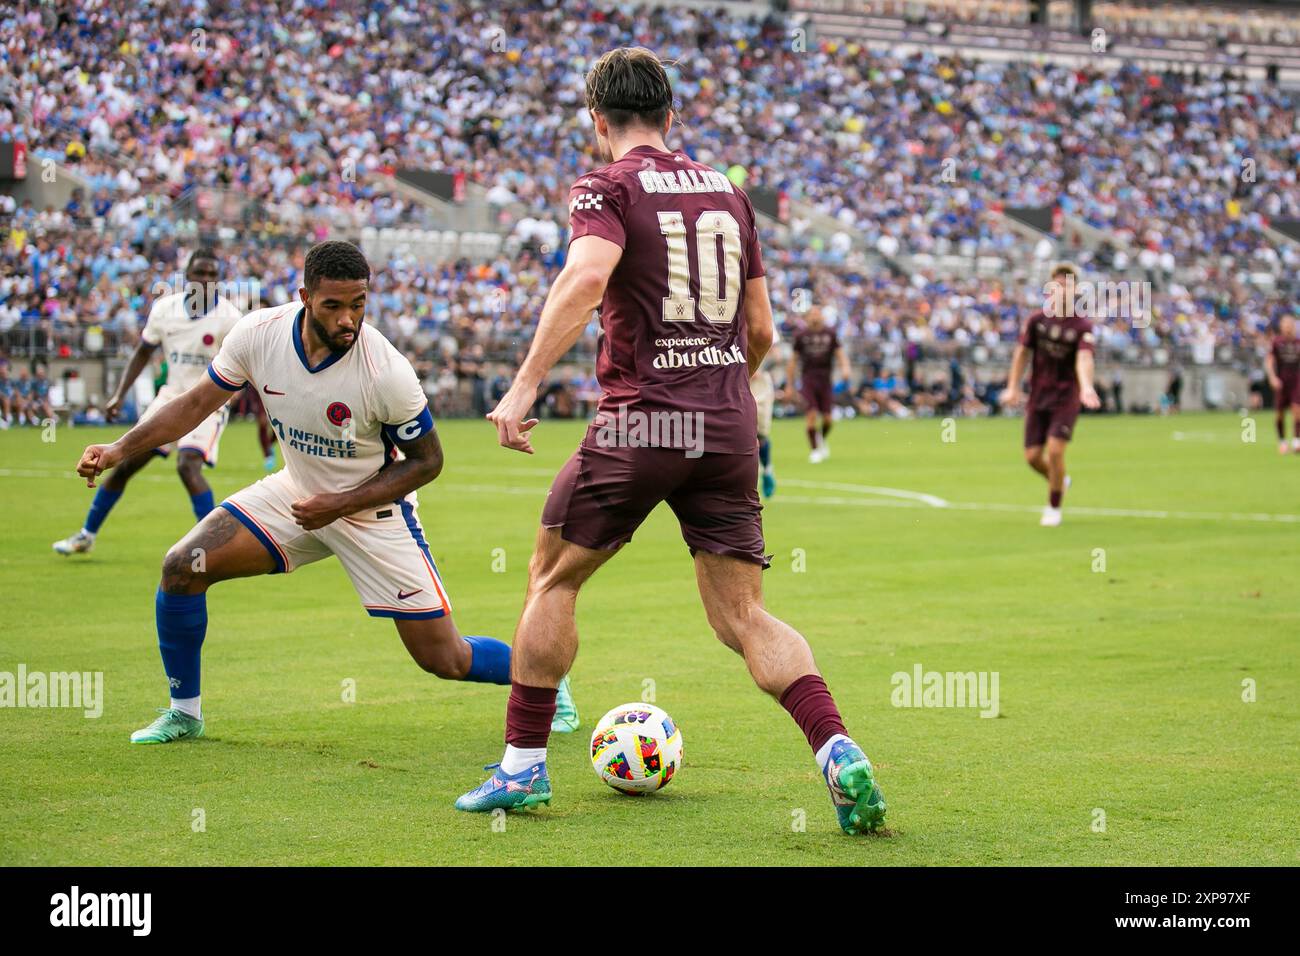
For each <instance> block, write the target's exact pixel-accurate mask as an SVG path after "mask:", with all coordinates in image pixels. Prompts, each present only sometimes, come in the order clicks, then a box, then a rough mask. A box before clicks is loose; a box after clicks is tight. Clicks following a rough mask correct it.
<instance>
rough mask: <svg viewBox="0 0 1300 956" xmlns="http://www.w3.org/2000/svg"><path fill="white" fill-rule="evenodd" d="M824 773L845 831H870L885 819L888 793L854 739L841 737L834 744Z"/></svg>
mask: <svg viewBox="0 0 1300 956" xmlns="http://www.w3.org/2000/svg"><path fill="white" fill-rule="evenodd" d="M822 774H823V776H825V778H826V786H827V788H828V789H829V790H830V792H831V803H832V804H833V805H834V807H835V814H836V816H838V817H839V820H840V829H842V830H843V831H844V832H845V833H848V834H859V833H867V832H870V831H872V830H876V829H878V828H879V827H880V826H881V824H883V823H884V822H885V795H884V794H883V793H881V792H880V787H878V786H876V778H875V773H874V772H873V771H872V769H871V761H870V760H868V759H867V755H866V754H864V753H863V752H862V748H861V747H859V746H858V745H857V744H855V743H854V742H853V741H852V740H847V739H845V740H837V741H836V742H835V743H834V744H833V745H832V746H831V755H830V759H829V760H827V761H826V766H825V767H823V768H822Z"/></svg>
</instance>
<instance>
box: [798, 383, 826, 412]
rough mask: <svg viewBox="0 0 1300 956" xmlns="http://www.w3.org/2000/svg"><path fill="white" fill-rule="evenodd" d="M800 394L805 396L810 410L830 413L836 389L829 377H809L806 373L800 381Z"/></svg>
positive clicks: (806, 404)
mask: <svg viewBox="0 0 1300 956" xmlns="http://www.w3.org/2000/svg"><path fill="white" fill-rule="evenodd" d="M799 394H800V395H801V396H803V400H804V405H805V406H806V408H807V410H808V411H817V412H820V413H821V414H823V415H827V416H829V415H830V413H831V404H832V399H833V395H834V389H833V388H832V387H831V380H830V379H829V378H809V377H808V375H807V374H805V375H804V377H803V379H802V380H801V381H800V382H799Z"/></svg>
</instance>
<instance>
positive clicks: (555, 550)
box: [510, 528, 617, 687]
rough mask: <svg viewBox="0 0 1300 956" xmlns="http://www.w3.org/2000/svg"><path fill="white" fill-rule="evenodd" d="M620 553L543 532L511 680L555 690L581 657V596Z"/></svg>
mask: <svg viewBox="0 0 1300 956" xmlns="http://www.w3.org/2000/svg"><path fill="white" fill-rule="evenodd" d="M616 553H617V552H615V551H596V550H593V549H591V548H584V547H581V546H579V545H576V544H573V543H572V542H569V541H565V540H564V539H563V538H562V537H560V531H559V529H558V528H541V529H539V530H538V532H537V547H536V549H535V550H534V551H533V557H532V560H531V561H530V562H529V564H528V592H527V594H526V595H525V597H524V610H523V613H522V614H521V615H520V616H519V625H518V626H517V627H516V628H515V639H514V644H513V645H512V647H513V648H514V653H513V655H512V661H511V674H510V676H511V678H512V679H513V681H514V683H515V684H524V685H526V686H529V687H555V686H557V685H558V684H559V682H560V679H561V678H562V677H564V675H565V674H567V673H568V672H569V668H570V667H572V666H573V659H574V658H575V657H576V656H577V654H578V625H577V621H576V620H575V616H574V615H575V608H576V606H577V602H578V591H579V590H581V588H582V585H583V584H585V583H586V581H587V579H588V578H590V577H591V576H592V575H593V574H595V573H596V569H597V568H599V567H600V566H601V565H602V564H604V563H605V562H606V561H608V560H609V559H610V558H612V557H613V556H614V555H615V554H616Z"/></svg>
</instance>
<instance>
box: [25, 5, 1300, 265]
mask: <svg viewBox="0 0 1300 956" xmlns="http://www.w3.org/2000/svg"><path fill="white" fill-rule="evenodd" d="M5 28H6V40H5V42H4V43H3V44H0V58H3V61H2V62H0V65H2V66H3V67H4V69H3V70H0V74H3V76H0V104H7V105H5V106H0V137H4V136H16V135H19V129H18V127H19V126H20V125H23V126H24V128H23V129H22V131H21V133H22V135H24V136H25V137H26V138H27V139H28V141H29V143H30V144H31V145H32V147H33V149H34V152H36V153H37V154H39V155H45V154H52V155H55V156H57V157H59V158H60V159H61V161H63V162H65V163H69V164H75V165H76V166H78V167H79V168H80V170H81V171H82V172H83V173H84V174H86V175H87V177H88V178H89V180H90V182H91V185H92V189H91V193H92V195H93V196H94V200H93V201H94V202H105V201H111V200H112V199H116V198H130V197H132V196H137V195H140V194H144V193H150V192H153V193H162V194H165V195H166V196H167V197H168V198H169V199H176V198H177V197H180V196H181V195H182V194H184V192H185V190H186V189H187V188H191V187H196V186H212V187H224V188H229V189H234V190H238V191H239V192H240V194H243V195H248V196H252V197H256V198H257V199H259V200H264V201H266V202H267V203H270V204H274V205H276V206H277V208H281V209H284V210H293V211H295V213H296V214H300V215H302V216H303V217H304V221H306V222H332V223H335V224H340V225H341V224H344V223H351V224H352V225H354V226H355V225H358V224H360V223H361V222H365V223H370V224H375V223H378V224H386V223H390V222H395V221H400V220H401V219H402V218H403V217H404V216H405V215H406V214H407V213H408V212H409V211H410V207H409V206H408V205H407V204H406V202H405V201H404V200H402V199H401V198H400V197H398V196H396V195H394V194H392V193H387V192H384V191H383V186H382V183H383V180H382V178H380V179H376V178H375V177H374V176H372V175H371V174H375V173H382V172H384V171H388V170H392V169H393V168H395V167H397V166H399V165H400V166H408V167H416V168H429V169H435V170H445V171H449V172H459V173H462V174H464V175H466V176H467V177H468V179H469V180H470V181H471V182H476V183H479V184H481V185H482V187H483V188H484V189H485V190H486V191H488V193H489V194H490V195H491V196H492V197H493V200H494V203H495V204H496V205H498V206H506V205H515V204H517V205H519V206H522V207H524V208H525V209H527V210H530V211H533V212H543V211H546V210H554V209H557V208H562V207H563V204H564V201H565V197H566V191H567V189H568V186H569V184H570V183H571V182H572V181H573V180H574V179H575V178H576V177H577V176H578V175H579V174H580V173H581V172H582V171H583V170H584V169H586V168H587V167H588V166H590V165H591V163H592V155H591V139H592V137H591V132H590V129H589V125H590V121H589V119H588V117H587V116H586V113H585V111H584V110H583V108H582V99H581V97H582V75H583V72H584V70H585V69H586V68H587V67H588V66H589V65H590V63H591V62H592V61H593V59H594V57H595V56H596V55H597V54H598V53H599V52H600V51H602V50H604V49H606V48H608V47H611V46H615V45H620V44H626V43H630V42H635V43H641V44H645V45H648V46H651V47H653V48H654V49H655V50H656V51H657V52H659V53H660V54H661V55H662V56H663V57H664V58H665V59H666V60H669V61H670V62H671V63H672V67H671V71H672V75H673V80H674V84H675V89H676V92H677V96H678V98H679V100H680V103H681V121H682V126H681V129H680V130H679V131H678V132H677V133H676V134H675V139H676V141H677V142H678V143H680V144H681V145H682V146H683V147H684V148H686V149H687V150H689V151H690V152H691V153H692V154H693V155H695V157H696V158H697V159H700V160H702V161H704V162H707V163H711V164H714V165H717V166H719V167H720V168H725V169H728V170H733V171H734V173H735V175H736V176H737V177H738V178H739V179H740V180H741V181H743V182H744V183H745V184H747V185H761V186H765V187H769V188H772V189H775V190H781V191H783V192H785V193H786V194H787V195H789V196H790V197H791V198H793V199H796V200H804V201H807V202H808V203H810V204H811V205H812V206H814V207H815V208H817V209H819V210H821V211H823V212H825V213H827V214H829V215H832V216H835V217H837V218H838V219H840V220H841V221H842V222H843V223H844V224H845V225H846V226H850V227H852V228H853V229H855V230H856V231H858V232H859V233H861V234H863V235H864V236H866V238H867V240H868V241H869V242H870V243H872V244H878V243H880V242H881V241H882V240H883V242H884V243H885V246H886V247H887V248H897V249H899V250H900V251H903V252H933V251H935V250H936V249H939V250H944V249H947V248H954V249H968V250H971V251H980V252H997V251H1006V250H1007V249H1008V248H1010V247H1011V246H1013V245H1014V244H1015V242H1016V237H1015V236H1014V235H1013V234H1011V233H1009V232H1007V231H1006V230H1005V229H1002V228H1000V227H999V225H998V222H997V220H996V219H995V218H993V217H991V216H989V215H988V212H989V210H992V209H997V208H1001V207H1003V206H1044V205H1051V204H1055V203H1057V202H1060V203H1062V204H1064V205H1065V207H1066V208H1067V209H1069V210H1071V211H1077V212H1078V213H1079V215H1081V216H1082V217H1083V218H1084V219H1086V220H1087V221H1088V222H1089V223H1092V224H1094V225H1097V226H1100V227H1103V228H1107V229H1110V230H1112V231H1114V232H1115V233H1116V234H1117V236H1118V237H1120V238H1121V239H1122V240H1124V241H1125V242H1131V243H1132V244H1134V245H1135V247H1140V248H1146V247H1150V248H1152V249H1154V251H1155V252H1156V253H1157V254H1160V253H1162V252H1168V253H1169V254H1171V255H1173V256H1174V257H1176V258H1178V259H1179V260H1184V259H1186V258H1188V257H1190V256H1194V255H1202V254H1204V253H1206V252H1213V253H1215V254H1218V255H1224V256H1233V257H1236V258H1237V259H1245V258H1247V257H1250V256H1253V255H1255V254H1256V253H1258V252H1259V251H1260V250H1261V249H1263V248H1266V247H1267V245H1268V243H1267V240H1266V238H1265V236H1264V234H1263V232H1262V231H1261V227H1262V226H1263V225H1264V224H1266V223H1267V222H1268V221H1270V220H1272V219H1275V218H1279V217H1283V218H1287V217H1290V218H1297V217H1300V184H1298V183H1297V180H1296V176H1297V171H1296V156H1297V155H1300V128H1297V118H1296V117H1297V109H1296V98H1295V94H1294V93H1291V92H1288V91H1285V90H1282V89H1280V88H1278V87H1276V86H1274V85H1271V84H1269V83H1267V82H1265V81H1250V80H1244V79H1243V80H1232V79H1228V78H1225V77H1223V76H1211V75H1208V74H1207V75H1202V74H1200V73H1192V74H1189V75H1172V74H1168V75H1165V74H1162V75H1156V74H1151V73H1148V72H1146V71H1145V70H1142V69H1140V68H1138V67H1135V66H1132V65H1130V66H1126V67H1123V68H1120V69H1101V68H1098V69H1078V68H1074V67H1066V66H1051V65H1048V64H1036V63H1027V62H988V61H977V60H971V59H962V58H958V57H948V56H939V55H936V54H934V53H917V54H915V55H910V56H904V55H898V54H895V53H893V52H891V51H888V50H884V49H872V48H868V47H866V46H861V45H858V44H855V43H843V42H838V41H819V40H818V39H817V38H816V37H815V36H813V37H809V36H807V35H806V34H805V28H804V27H801V26H796V25H794V21H785V20H782V19H779V18H778V17H777V16H776V15H769V16H768V17H767V18H765V19H761V20H760V19H745V18H742V17H729V16H726V15H723V14H721V13H720V12H717V11H705V10H699V9H694V8H682V7H677V8H674V7H658V6H654V7H651V6H640V7H634V6H617V7H613V6H607V5H605V4H603V3H596V2H592V0H574V2H564V3H559V2H532V3H524V4H511V5H506V6H503V5H500V4H492V3H487V2H482V0H469V2H466V0H461V2H454V3H442V4H437V5H429V4H421V3H419V2H418V0H372V2H370V3H368V4H366V5H365V6H364V7H361V8H359V7H358V6H357V5H354V4H349V3H338V4H333V3H330V4H326V3H320V2H315V0H274V2H267V3H259V4H257V5H252V4H249V3H247V2H245V0H179V2H174V0H169V2H162V0H152V2H135V0H132V2H127V0H89V2H83V3H77V4H71V3H62V2H60V3H41V4H36V3H32V2H31V0H26V2H23V3H19V4H18V5H17V6H16V8H15V9H14V12H13V13H12V14H11V15H10V16H9V19H8V21H7V22H6V23H5ZM1290 264H1291V265H1292V266H1294V265H1296V263H1294V262H1292V263H1290ZM1277 265H1278V266H1279V267H1280V266H1281V265H1282V264H1281V263H1278V264H1277Z"/></svg>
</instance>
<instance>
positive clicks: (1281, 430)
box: [1273, 418, 1286, 441]
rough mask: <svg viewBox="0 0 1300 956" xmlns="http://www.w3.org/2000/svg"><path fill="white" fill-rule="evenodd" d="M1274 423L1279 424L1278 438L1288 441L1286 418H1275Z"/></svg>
mask: <svg viewBox="0 0 1300 956" xmlns="http://www.w3.org/2000/svg"><path fill="white" fill-rule="evenodd" d="M1273 424H1275V425H1276V426H1277V440H1278V441H1286V419H1284V418H1275V419H1273Z"/></svg>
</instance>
